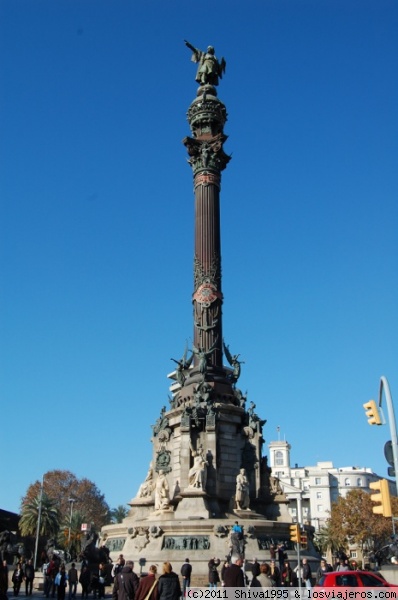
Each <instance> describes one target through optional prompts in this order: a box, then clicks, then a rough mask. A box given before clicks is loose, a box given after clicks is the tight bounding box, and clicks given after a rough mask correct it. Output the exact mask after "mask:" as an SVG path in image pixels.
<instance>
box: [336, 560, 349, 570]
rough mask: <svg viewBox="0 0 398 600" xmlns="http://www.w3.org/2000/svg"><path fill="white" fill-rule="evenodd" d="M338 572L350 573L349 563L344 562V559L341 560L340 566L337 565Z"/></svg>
mask: <svg viewBox="0 0 398 600" xmlns="http://www.w3.org/2000/svg"><path fill="white" fill-rule="evenodd" d="M335 570H336V571H349V570H350V569H349V566H348V564H347V561H346V560H344V559H343V558H340V560H339V564H338V565H337V567H336V569H335Z"/></svg>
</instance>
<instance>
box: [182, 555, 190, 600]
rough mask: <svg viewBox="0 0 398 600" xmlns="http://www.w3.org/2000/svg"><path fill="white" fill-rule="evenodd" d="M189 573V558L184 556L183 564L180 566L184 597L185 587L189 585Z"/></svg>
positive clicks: (184, 594)
mask: <svg viewBox="0 0 398 600" xmlns="http://www.w3.org/2000/svg"><path fill="white" fill-rule="evenodd" d="M191 573H192V565H191V563H190V562H189V558H186V559H185V562H184V564H183V565H182V567H181V576H182V595H183V596H184V597H185V596H186V591H187V588H189V587H191Z"/></svg>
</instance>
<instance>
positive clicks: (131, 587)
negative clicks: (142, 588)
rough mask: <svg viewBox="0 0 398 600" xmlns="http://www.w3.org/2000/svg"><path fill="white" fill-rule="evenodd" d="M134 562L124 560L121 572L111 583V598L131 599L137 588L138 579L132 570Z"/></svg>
mask: <svg viewBox="0 0 398 600" xmlns="http://www.w3.org/2000/svg"><path fill="white" fill-rule="evenodd" d="M133 569H134V563H133V561H132V560H126V563H125V565H124V567H123V568H122V570H121V572H120V573H118V574H117V575H116V577H115V581H114V583H113V592H112V598H113V600H133V599H134V597H135V593H136V591H137V589H138V585H139V579H138V577H137V575H136V574H135V573H134V571H133Z"/></svg>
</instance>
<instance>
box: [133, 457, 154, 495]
mask: <svg viewBox="0 0 398 600" xmlns="http://www.w3.org/2000/svg"><path fill="white" fill-rule="evenodd" d="M154 485H155V484H154V481H153V466H152V463H150V464H149V469H148V473H147V476H146V477H145V481H144V482H143V483H141V485H140V488H139V490H138V494H137V498H149V497H150V496H152V492H153V488H154Z"/></svg>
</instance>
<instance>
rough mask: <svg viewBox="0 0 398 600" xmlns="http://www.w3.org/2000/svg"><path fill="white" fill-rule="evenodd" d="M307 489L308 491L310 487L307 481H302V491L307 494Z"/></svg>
mask: <svg viewBox="0 0 398 600" xmlns="http://www.w3.org/2000/svg"><path fill="white" fill-rule="evenodd" d="M309 489H310V485H309V483H308V481H304V483H303V490H304V491H305V492H308V490H309Z"/></svg>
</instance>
